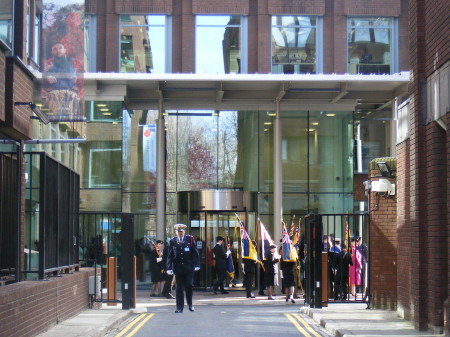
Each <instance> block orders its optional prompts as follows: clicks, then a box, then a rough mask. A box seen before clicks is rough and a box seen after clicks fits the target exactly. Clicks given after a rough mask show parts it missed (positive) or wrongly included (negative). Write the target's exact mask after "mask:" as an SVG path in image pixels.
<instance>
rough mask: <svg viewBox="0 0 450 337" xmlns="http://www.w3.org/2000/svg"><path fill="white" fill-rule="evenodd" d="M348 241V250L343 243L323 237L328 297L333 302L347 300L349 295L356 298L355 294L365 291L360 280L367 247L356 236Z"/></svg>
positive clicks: (363, 272) (364, 264) (364, 266)
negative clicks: (326, 254) (332, 299)
mask: <svg viewBox="0 0 450 337" xmlns="http://www.w3.org/2000/svg"><path fill="white" fill-rule="evenodd" d="M349 241H350V248H348V247H347V245H346V243H345V242H342V243H341V244H340V243H339V241H338V240H336V239H335V238H334V237H333V236H330V237H328V236H324V240H323V242H324V246H323V250H324V251H327V252H328V276H329V286H330V287H329V288H330V297H332V298H334V299H335V300H347V299H348V295H349V293H350V294H351V295H352V296H355V297H356V294H357V292H364V290H365V289H364V286H363V282H362V280H363V278H364V275H365V270H366V262H367V246H366V245H364V244H363V243H362V240H361V238H360V237H358V236H355V237H352V238H351V239H350V240H349ZM358 288H361V289H358Z"/></svg>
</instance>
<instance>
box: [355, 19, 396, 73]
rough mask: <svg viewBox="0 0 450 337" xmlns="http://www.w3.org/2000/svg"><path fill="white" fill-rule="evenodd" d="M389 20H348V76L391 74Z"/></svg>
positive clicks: (391, 32)
mask: <svg viewBox="0 0 450 337" xmlns="http://www.w3.org/2000/svg"><path fill="white" fill-rule="evenodd" d="M393 41H394V29H393V19H392V18H382V17H379V18H370V17H367V18H349V19H348V32H347V43H348V61H347V62H348V72H349V73H350V74H391V73H392V72H394V71H395V69H394V67H393V64H394V59H395V51H396V50H395V48H394V47H395V46H394V43H393Z"/></svg>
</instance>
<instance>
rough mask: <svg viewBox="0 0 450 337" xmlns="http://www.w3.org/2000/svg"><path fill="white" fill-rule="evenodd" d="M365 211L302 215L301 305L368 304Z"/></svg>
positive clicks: (367, 255) (367, 253)
mask: <svg viewBox="0 0 450 337" xmlns="http://www.w3.org/2000/svg"><path fill="white" fill-rule="evenodd" d="M369 225H370V218H369V214H368V213H354V214H309V215H307V216H306V217H305V267H306V270H305V281H306V282H305V304H309V305H310V306H311V307H312V308H322V306H327V305H328V303H355V302H361V303H367V305H368V306H369V305H370V296H369V294H370V284H369V280H370V277H369V273H370V268H369V259H370V254H369V252H370V250H369V242H370V237H369V233H370V231H369Z"/></svg>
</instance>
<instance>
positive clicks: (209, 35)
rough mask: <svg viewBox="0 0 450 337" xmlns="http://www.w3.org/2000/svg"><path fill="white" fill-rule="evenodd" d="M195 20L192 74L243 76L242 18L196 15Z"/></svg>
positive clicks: (245, 62)
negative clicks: (193, 67)
mask: <svg viewBox="0 0 450 337" xmlns="http://www.w3.org/2000/svg"><path fill="white" fill-rule="evenodd" d="M196 20H197V21H196V32H195V72H196V73H206V74H230V73H237V74H239V73H246V72H247V57H246V50H247V49H246V45H247V43H246V42H245V41H246V39H247V37H246V36H247V33H246V32H247V29H246V28H245V27H246V24H245V23H246V20H245V17H241V16H226V15H198V16H197V18H196ZM220 60H222V62H220Z"/></svg>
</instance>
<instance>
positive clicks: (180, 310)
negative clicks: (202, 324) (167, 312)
mask: <svg viewBox="0 0 450 337" xmlns="http://www.w3.org/2000/svg"><path fill="white" fill-rule="evenodd" d="M189 309H190V308H189ZM175 313H176V314H181V313H183V309H177V310H175Z"/></svg>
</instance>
